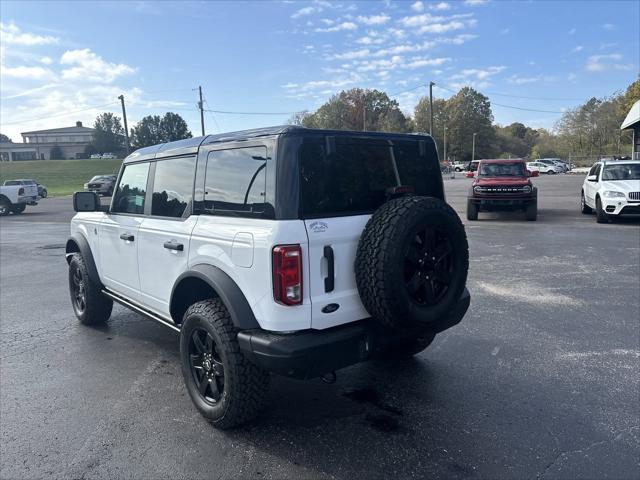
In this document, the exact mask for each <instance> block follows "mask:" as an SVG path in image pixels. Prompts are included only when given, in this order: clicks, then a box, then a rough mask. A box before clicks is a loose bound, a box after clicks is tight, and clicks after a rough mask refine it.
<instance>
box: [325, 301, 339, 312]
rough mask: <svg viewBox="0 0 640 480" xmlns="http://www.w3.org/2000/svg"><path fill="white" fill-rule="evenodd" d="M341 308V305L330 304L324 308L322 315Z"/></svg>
mask: <svg viewBox="0 0 640 480" xmlns="http://www.w3.org/2000/svg"><path fill="white" fill-rule="evenodd" d="M339 308H340V305H338V304H337V303H330V304H329V305H325V306H324V307H322V313H333V312H335V311H336V310H338V309H339Z"/></svg>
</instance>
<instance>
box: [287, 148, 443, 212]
mask: <svg viewBox="0 0 640 480" xmlns="http://www.w3.org/2000/svg"><path fill="white" fill-rule="evenodd" d="M429 148H431V149H432V152H430V153H432V156H433V157H434V159H435V160H434V161H435V163H436V164H437V158H435V157H436V152H435V149H434V148H433V147H432V145H430V144H428V145H427V151H428V152H429V150H428V149H429ZM299 161H300V175H301V179H300V183H301V185H300V187H301V188H300V192H301V208H302V215H303V216H304V217H305V218H310V217H327V216H340V215H355V214H366V213H371V212H373V211H374V210H376V209H377V208H378V207H380V206H381V205H382V204H383V203H384V202H385V201H386V199H387V190H388V189H389V188H393V187H396V186H398V185H409V186H411V187H413V188H414V191H415V193H416V194H417V195H429V194H430V195H436V196H440V194H441V193H440V192H441V181H442V180H441V177H440V170H439V168H438V169H433V168H430V165H429V161H428V157H427V156H420V148H419V142H418V141H417V140H415V141H411V140H400V141H395V140H394V141H393V142H391V141H389V140H372V139H357V138H348V137H342V138H341V137H336V145H335V152H333V153H330V154H328V155H327V153H326V145H325V142H324V141H323V140H322V139H307V140H305V143H303V145H302V146H301V147H300V151H299Z"/></svg>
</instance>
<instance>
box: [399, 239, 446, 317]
mask: <svg viewBox="0 0 640 480" xmlns="http://www.w3.org/2000/svg"><path fill="white" fill-rule="evenodd" d="M452 253H453V248H452V247H451V241H450V239H449V238H448V235H447V234H446V232H444V231H441V230H439V229H435V228H430V227H420V229H419V230H418V231H417V232H416V233H415V235H414V236H413V238H412V239H411V240H410V242H409V244H408V246H407V248H406V253H405V257H404V282H405V287H406V289H407V292H408V294H409V297H410V298H411V299H412V300H413V301H414V302H416V303H418V304H419V305H426V306H429V305H436V304H437V303H439V302H440V301H441V300H442V298H443V297H444V296H445V294H446V293H447V289H448V288H449V283H450V282H451V276H452V275H451V274H452V267H453V262H452V258H451V254H452Z"/></svg>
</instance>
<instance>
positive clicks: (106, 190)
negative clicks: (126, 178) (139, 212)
mask: <svg viewBox="0 0 640 480" xmlns="http://www.w3.org/2000/svg"><path fill="white" fill-rule="evenodd" d="M116 179H117V176H116V175H96V176H95V177H93V178H92V179H91V180H89V181H88V182H87V183H85V184H84V189H85V191H87V192H96V193H99V194H102V195H106V196H107V197H110V196H111V195H112V194H113V189H114V187H115V184H116Z"/></svg>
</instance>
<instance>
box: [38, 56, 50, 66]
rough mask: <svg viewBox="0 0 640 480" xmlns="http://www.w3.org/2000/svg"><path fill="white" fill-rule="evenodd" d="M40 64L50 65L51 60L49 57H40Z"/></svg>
mask: <svg viewBox="0 0 640 480" xmlns="http://www.w3.org/2000/svg"><path fill="white" fill-rule="evenodd" d="M40 63H44V64H45V65H51V64H52V63H53V59H52V58H51V57H42V58H41V59H40Z"/></svg>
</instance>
